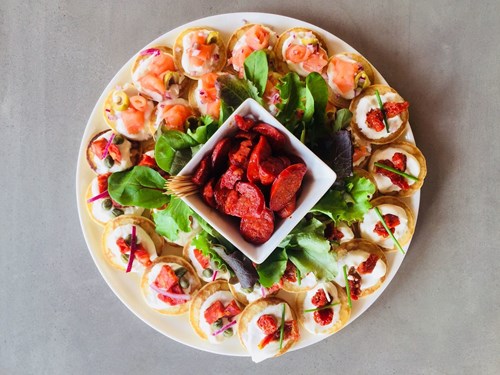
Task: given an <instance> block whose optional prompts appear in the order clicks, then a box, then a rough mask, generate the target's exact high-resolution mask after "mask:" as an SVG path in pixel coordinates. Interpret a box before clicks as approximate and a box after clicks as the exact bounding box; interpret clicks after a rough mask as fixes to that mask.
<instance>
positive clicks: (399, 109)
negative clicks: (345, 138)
mask: <svg viewBox="0 0 500 375" xmlns="http://www.w3.org/2000/svg"><path fill="white" fill-rule="evenodd" d="M409 106H410V104H409V103H408V102H407V101H405V100H404V99H403V98H402V97H401V96H400V95H399V94H398V93H397V91H396V90H394V89H393V88H392V87H389V86H385V85H372V86H368V87H367V88H365V89H364V90H363V91H362V92H361V94H359V95H358V96H356V97H355V98H354V99H353V100H352V101H351V104H350V106H349V109H350V111H351V112H352V120H351V129H352V131H353V133H354V135H355V136H357V137H358V138H360V139H361V140H363V141H365V142H371V143H374V144H379V145H382V144H387V143H391V142H393V141H395V140H396V139H397V138H399V137H400V136H401V135H402V134H403V133H404V132H405V130H406V125H407V124H408V117H409V113H408V107H409Z"/></svg>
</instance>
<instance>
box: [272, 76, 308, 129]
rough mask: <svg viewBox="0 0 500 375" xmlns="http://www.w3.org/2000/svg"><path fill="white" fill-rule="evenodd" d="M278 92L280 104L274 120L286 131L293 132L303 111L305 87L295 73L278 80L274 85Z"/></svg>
mask: <svg viewBox="0 0 500 375" xmlns="http://www.w3.org/2000/svg"><path fill="white" fill-rule="evenodd" d="M276 88H277V89H278V91H279V92H280V98H281V103H278V104H277V105H276V106H277V107H278V110H279V112H278V115H277V116H276V118H277V119H278V121H280V122H281V123H282V124H283V125H285V126H286V128H287V129H288V130H290V131H291V132H293V131H294V130H295V127H296V125H297V124H298V123H299V122H300V120H301V118H302V114H303V113H304V111H305V102H306V85H305V83H304V82H302V81H301V80H300V77H299V75H298V74H297V73H295V72H290V73H288V74H286V75H285V76H284V77H282V78H281V79H280V83H278V84H277V85H276Z"/></svg>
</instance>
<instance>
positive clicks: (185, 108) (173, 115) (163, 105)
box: [149, 98, 195, 139]
mask: <svg viewBox="0 0 500 375" xmlns="http://www.w3.org/2000/svg"><path fill="white" fill-rule="evenodd" d="M194 115H195V112H194V110H193V108H191V106H190V105H189V102H188V101H187V100H186V99H181V98H178V99H168V100H165V101H163V102H160V103H158V105H157V106H156V113H155V116H154V122H153V123H152V124H151V127H150V128H149V131H150V132H151V134H153V136H154V137H155V139H156V136H157V135H158V134H159V133H160V132H164V131H165V130H178V131H181V132H184V133H185V132H186V129H187V128H188V126H189V121H188V119H190V118H191V117H193V116H194Z"/></svg>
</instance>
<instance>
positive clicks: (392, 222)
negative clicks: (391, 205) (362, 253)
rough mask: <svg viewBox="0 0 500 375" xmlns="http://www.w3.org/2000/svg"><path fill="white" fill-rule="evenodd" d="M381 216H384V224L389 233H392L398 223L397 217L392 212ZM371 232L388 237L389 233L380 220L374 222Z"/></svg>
mask: <svg viewBox="0 0 500 375" xmlns="http://www.w3.org/2000/svg"><path fill="white" fill-rule="evenodd" d="M382 217H383V218H384V221H385V224H386V225H387V227H388V228H389V230H390V231H391V233H394V231H395V228H396V227H397V226H398V225H399V224H400V220H399V217H398V216H396V215H393V214H386V215H384V216H382ZM373 232H374V233H377V234H378V235H379V236H381V237H384V238H387V237H389V233H387V231H386V230H385V228H384V225H383V224H382V222H380V221H379V222H378V223H377V224H375V228H374V229H373Z"/></svg>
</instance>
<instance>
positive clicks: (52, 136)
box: [0, 0, 500, 374]
mask: <svg viewBox="0 0 500 375" xmlns="http://www.w3.org/2000/svg"><path fill="white" fill-rule="evenodd" d="M108 3H109V4H107V5H104V4H101V2H98V1H87V2H84V1H63V0H61V1H46V2H41V1H25V2H20V1H15V0H2V1H1V2H0V51H1V58H0V61H1V63H0V77H2V83H1V85H0V129H1V130H2V134H3V136H2V148H1V151H0V155H1V159H0V160H1V163H0V176H1V178H0V188H1V190H0V191H1V197H0V204H1V206H0V207H1V209H2V212H4V214H3V215H2V216H1V218H0V228H1V230H0V243H1V245H0V248H1V249H2V250H1V255H0V266H1V272H0V340H1V341H0V373H1V374H18V373H19V374H24V373H33V374H87V373H89V374H93V373H95V374H118V373H130V374H133V373H158V374H160V373H174V372H179V373H183V372H184V373H185V372H186V371H190V372H192V373H196V374H198V373H216V372H217V373H251V372H256V371H258V372H261V373H304V374H305V373H331V372H335V373H346V372H347V373H354V374H363V373H369V372H370V373H377V374H378V373H380V374H386V373H408V374H410V373H411V374H413V373H416V374H417V373H418V374H448V373H464V374H465V373H467V374H470V373H474V374H493V373H499V372H500V355H499V354H500V343H499V336H498V332H499V331H500V314H499V312H498V311H499V307H500V293H499V292H498V288H499V287H500V277H499V272H498V269H499V267H498V256H499V255H498V253H499V250H500V249H499V244H500V226H499V224H498V221H497V220H498V218H499V215H498V212H499V211H498V210H499V208H500V205H499V195H498V190H497V189H499V188H500V172H499V171H500V168H499V164H500V147H499V141H500V137H499V135H498V134H499V133H498V129H499V125H498V124H499V121H500V120H499V119H500V111H499V107H500V106H499V99H500V85H499V83H500V69H499V66H498V61H500V43H499V40H498V34H499V33H500V27H499V25H500V17H499V14H500V2H498V1H482V2H481V5H478V4H479V2H476V3H473V2H465V1H461V2H457V1H439V2H436V1H418V2H417V1H377V2H375V1H361V0H360V1H343V0H339V1H335V2H333V1H311V0H309V1H289V2H287V3H286V5H285V2H281V3H282V4H279V2H270V1H267V2H264V1H257V0H252V1H238V2H222V1H220V2H215V1H214V2H212V3H210V4H209V3H208V2H207V3H204V4H201V5H200V4H199V2H198V1H194V0H185V1H182V2H172V1H151V2H149V1H148V2H142V1H123V0H122V1H120V2H118V1H115V2H108ZM229 3H230V4H229ZM250 10H251V11H262V12H270V13H277V14H283V15H287V16H291V17H296V18H300V19H303V20H305V21H308V22H311V23H314V24H316V25H318V26H320V27H322V28H324V29H326V30H328V31H330V32H332V33H334V34H336V35H337V36H339V37H340V38H342V39H344V40H345V41H347V42H348V43H350V44H351V45H353V46H354V47H355V48H357V49H358V50H359V51H361V52H362V53H363V54H364V55H365V56H366V57H367V58H368V59H369V60H370V61H371V62H372V63H373V64H374V65H375V66H376V67H377V68H378V69H379V70H380V72H381V73H382V74H383V75H384V76H385V77H386V79H387V80H388V81H389V82H390V83H392V84H393V85H394V86H395V88H396V89H397V90H398V91H399V92H400V93H401V94H402V96H403V97H405V98H406V99H408V100H409V101H410V103H411V122H412V127H413V131H414V133H415V137H416V140H417V143H418V145H419V147H420V148H421V149H422V151H423V153H424V154H425V156H426V157H427V162H428V167H429V172H428V177H427V180H426V184H425V186H424V188H423V191H422V201H421V210H420V214H419V219H418V225H417V230H416V234H415V237H414V240H413V243H412V246H411V251H410V252H409V253H408V255H407V257H406V259H405V261H404V263H403V265H402V267H401V269H400V271H399V273H398V274H397V275H396V277H395V279H394V280H393V282H392V283H391V285H390V286H389V287H388V288H387V290H386V291H385V293H384V294H383V295H382V297H381V298H380V299H379V300H378V301H377V302H376V303H375V304H374V305H373V306H372V307H371V308H370V309H369V310H368V311H367V312H366V313H365V314H364V315H363V316H362V317H361V318H360V319H358V320H357V321H355V322H354V323H353V324H351V325H350V326H349V327H347V328H346V329H345V330H343V331H341V332H340V333H338V334H337V335H335V336H333V337H330V338H328V339H326V340H324V341H322V342H321V343H319V344H316V345H314V346H311V347H308V348H306V349H303V350H301V351H299V352H296V354H292V355H286V356H284V357H281V358H278V359H274V360H269V361H266V362H263V363H262V364H259V365H254V364H253V363H252V362H251V361H250V359H248V358H233V357H224V356H217V355H213V354H209V353H205V352H201V351H197V350H194V349H191V348H189V347H186V346H183V345H181V344H178V343H176V342H174V341H172V340H170V339H168V338H166V337H164V336H162V335H160V334H159V333H157V332H156V331H154V330H153V329H151V328H150V327H148V326H147V325H145V324H144V323H142V322H141V321H140V320H139V319H137V318H136V317H135V316H134V315H133V314H132V313H131V312H130V311H129V310H127V308H126V307H125V306H124V305H123V304H122V303H121V302H120V301H119V300H118V298H116V297H115V295H114V294H113V292H112V291H111V290H110V289H109V288H108V286H107V285H106V283H105V282H104V280H103V279H102V278H101V276H100V274H99V272H98V271H97V268H96V267H95V265H94V263H93V261H92V259H91V257H90V255H89V253H88V251H87V248H86V245H85V242H84V239H83V236H82V233H81V230H80V224H79V221H78V216H77V211H76V199H75V166H76V158H77V150H78V147H79V143H80V140H81V137H82V134H83V130H84V127H85V124H86V121H87V118H88V116H89V115H90V112H91V110H92V108H93V106H94V104H95V102H96V101H97V99H98V97H99V95H100V94H101V92H102V90H103V89H104V87H105V85H106V84H107V83H108V82H109V80H110V79H111V77H112V76H113V75H114V74H115V72H116V71H117V70H118V69H119V68H120V67H121V66H122V65H123V64H124V63H125V62H126V61H127V60H128V59H129V58H130V56H132V55H133V54H134V53H135V52H136V51H138V50H139V49H140V48H142V47H143V46H144V45H146V44H147V43H148V42H150V41H151V40H153V39H154V38H156V37H157V36H159V35H161V34H163V33H164V32H166V31H168V30H170V29H172V28H174V27H177V26H179V25H181V24H183V23H185V22H187V21H190V20H193V19H197V18H201V17H205V16H209V15H213V14H218V13H228V12H236V11H250Z"/></svg>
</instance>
